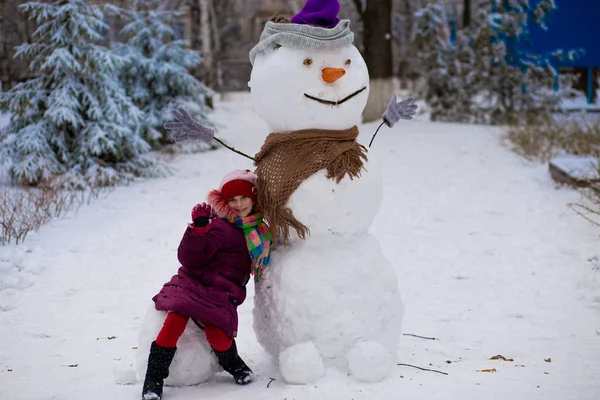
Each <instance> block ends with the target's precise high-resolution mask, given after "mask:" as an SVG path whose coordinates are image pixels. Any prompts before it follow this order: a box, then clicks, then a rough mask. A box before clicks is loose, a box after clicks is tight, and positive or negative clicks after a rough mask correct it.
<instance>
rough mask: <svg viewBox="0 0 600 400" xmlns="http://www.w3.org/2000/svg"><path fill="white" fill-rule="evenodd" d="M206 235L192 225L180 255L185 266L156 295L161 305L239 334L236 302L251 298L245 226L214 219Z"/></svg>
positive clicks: (185, 234)
mask: <svg viewBox="0 0 600 400" xmlns="http://www.w3.org/2000/svg"><path fill="white" fill-rule="evenodd" d="M210 227H211V228H210V230H209V231H208V233H207V234H204V235H198V234H196V233H194V232H193V231H192V229H191V228H187V229H186V231H185V233H184V235H183V238H182V239H181V243H180V244H179V249H178V251H177V256H178V258H179V262H180V263H181V265H182V267H181V268H179V270H178V271H177V275H174V276H173V278H171V280H170V281H169V282H167V283H166V284H165V285H164V286H163V288H162V289H161V291H160V292H159V293H158V294H157V295H156V296H154V297H153V298H152V300H154V303H155V306H156V309H157V310H162V311H175V312H178V313H180V314H183V315H187V316H189V317H191V318H193V319H196V320H198V321H201V322H206V323H209V324H211V325H215V326H218V327H219V328H221V329H223V330H224V331H225V332H226V333H227V334H228V335H229V336H232V337H234V336H235V335H236V334H237V329H238V315H237V307H238V306H239V305H240V304H242V303H243V302H244V300H245V299H246V283H248V280H249V279H250V271H251V260H250V255H249V253H248V247H247V246H246V239H245V238H244V234H243V233H242V231H241V230H239V229H237V228H235V227H234V226H233V225H231V224H229V223H228V222H226V221H224V220H222V219H220V218H214V219H213V220H212V222H211V224H210Z"/></svg>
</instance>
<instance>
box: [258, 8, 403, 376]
mask: <svg viewBox="0 0 600 400" xmlns="http://www.w3.org/2000/svg"><path fill="white" fill-rule="evenodd" d="M339 8H340V6H339V3H338V1H337V0H330V1H322V0H309V1H307V3H306V4H305V6H304V8H303V9H302V10H301V11H300V12H299V13H298V14H297V15H295V16H294V17H292V19H291V21H290V22H286V21H282V20H277V21H269V22H267V24H266V26H265V28H264V31H263V33H262V35H261V39H260V42H259V43H258V44H257V45H256V46H255V47H254V48H253V49H252V51H251V52H250V59H251V62H252V64H253V69H252V74H251V79H250V83H249V86H250V90H251V94H252V100H253V103H254V107H255V110H256V112H257V113H258V114H259V116H260V117H261V118H263V119H264V120H265V121H266V123H267V125H268V126H269V128H270V129H271V131H272V132H274V133H272V134H270V135H269V136H268V137H267V139H266V140H265V143H264V145H263V147H262V149H261V150H260V152H259V153H258V154H257V155H256V157H255V159H256V165H257V169H256V173H257V175H258V177H259V188H260V189H259V191H260V196H259V197H260V199H259V203H260V205H261V207H262V211H263V215H264V216H265V217H266V218H267V220H268V221H269V224H270V227H271V230H272V232H273V233H274V234H279V237H280V239H281V241H282V242H283V244H284V245H285V246H283V247H282V248H281V247H280V248H279V249H278V250H277V251H276V252H275V253H274V254H273V259H272V265H271V266H270V267H269V268H268V269H267V270H266V271H265V273H264V275H263V279H262V281H261V282H259V283H258V284H257V285H256V294H255V297H254V310H253V315H254V324H253V326H254V330H255V333H256V336H257V338H258V341H259V342H260V344H261V345H262V346H263V347H264V348H265V349H266V350H267V351H268V352H269V353H271V354H272V355H273V356H274V357H275V358H276V359H277V360H278V362H279V368H280V372H281V375H282V377H283V378H284V379H285V380H286V381H287V382H289V383H298V384H304V383H309V382H312V381H315V380H317V379H319V378H320V377H321V376H323V375H324V373H325V370H326V368H328V367H335V368H339V369H342V370H343V371H346V372H349V373H350V374H352V375H353V376H354V377H356V378H357V379H359V380H362V381H369V382H373V381H379V380H382V379H383V378H385V377H386V376H387V375H388V374H389V373H390V371H391V369H392V367H393V366H394V365H395V362H396V353H397V350H398V342H399V339H400V334H401V322H402V316H403V306H402V300H401V297H400V292H399V290H398V282H397V277H396V273H395V270H394V268H393V267H392V266H391V265H390V263H389V261H388V260H387V259H386V258H385V257H384V256H383V254H382V252H381V249H380V246H379V243H378V241H377V239H376V238H375V237H374V236H373V235H371V234H370V233H369V232H368V230H369V227H370V225H371V224H372V222H373V220H374V218H375V216H376V214H377V213H378V210H379V207H380V203H381V197H382V180H381V176H380V174H378V173H377V172H376V167H375V166H373V165H371V164H370V163H368V161H367V152H366V148H365V147H364V146H362V145H361V144H359V143H358V142H357V141H356V138H357V136H358V133H359V132H358V128H357V125H358V124H360V122H361V115H362V111H363V109H364V108H365V106H366V103H367V99H368V96H369V74H368V70H367V66H366V64H365V61H364V60H363V58H362V57H361V55H360V53H359V51H358V50H357V48H356V47H355V46H354V45H353V44H352V42H353V34H352V32H351V31H350V27H349V21H348V20H342V21H340V20H339V19H338V18H337V13H338V12H339ZM393 103H395V99H394V101H393ZM413 107H414V106H413ZM392 108H393V107H392Z"/></svg>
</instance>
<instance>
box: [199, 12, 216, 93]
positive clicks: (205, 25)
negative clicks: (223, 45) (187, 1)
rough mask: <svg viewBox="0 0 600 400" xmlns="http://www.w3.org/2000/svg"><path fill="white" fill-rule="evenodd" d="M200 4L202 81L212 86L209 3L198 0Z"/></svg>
mask: <svg viewBox="0 0 600 400" xmlns="http://www.w3.org/2000/svg"><path fill="white" fill-rule="evenodd" d="M199 4H200V31H201V32H202V58H203V60H202V62H203V65H204V68H203V70H204V74H203V75H204V79H203V81H204V83H205V84H206V85H208V86H212V82H211V73H210V71H211V70H212V66H213V53H212V38H211V29H210V4H209V0H199Z"/></svg>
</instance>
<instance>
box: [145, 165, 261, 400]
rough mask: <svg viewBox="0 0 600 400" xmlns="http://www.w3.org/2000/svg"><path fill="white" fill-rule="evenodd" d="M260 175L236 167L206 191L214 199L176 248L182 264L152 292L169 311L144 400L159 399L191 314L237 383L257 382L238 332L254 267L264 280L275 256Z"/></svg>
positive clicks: (199, 208) (197, 212)
mask: <svg viewBox="0 0 600 400" xmlns="http://www.w3.org/2000/svg"><path fill="white" fill-rule="evenodd" d="M256 181H257V177H256V175H255V174H254V173H252V172H250V171H249V170H245V171H244V170H235V171H233V172H230V173H229V174H227V175H225V177H224V178H223V181H222V182H221V185H220V187H219V189H218V190H217V189H215V190H213V191H211V192H210V193H209V194H208V202H209V204H206V203H202V204H197V205H196V206H195V207H194V208H193V209H192V221H193V223H190V224H189V225H188V228H187V229H186V231H185V233H184V235H183V239H182V240H181V243H180V244H179V249H178V252H177V255H178V259H179V262H180V263H181V265H182V266H181V268H179V270H178V272H177V275H175V276H173V278H171V280H170V281H169V282H168V283H166V284H165V285H164V286H163V288H162V290H161V291H160V292H159V293H158V294H157V295H156V296H154V297H153V298H152V300H154V302H155V306H156V309H157V310H163V311H169V313H168V314H167V318H166V320H165V322H164V325H163V327H162V329H161V331H160V332H159V334H158V336H157V338H156V340H155V341H154V342H152V345H151V347H150V356H149V359H148V369H147V372H146V378H145V380H144V387H143V389H142V398H143V399H144V400H160V399H161V397H162V392H163V382H164V379H165V378H167V377H168V375H169V366H170V365H171V361H172V360H173V357H174V355H175V351H176V344H177V341H178V340H179V337H180V336H181V334H182V333H183V331H184V330H185V327H186V325H187V322H188V320H189V319H190V318H192V319H193V321H194V322H195V323H196V324H198V326H200V327H202V328H203V329H204V332H205V334H206V339H207V341H208V343H209V344H210V345H211V346H212V348H213V350H214V352H215V354H216V356H217V359H218V360H219V364H221V366H222V367H223V369H224V370H225V371H227V372H229V373H230V374H231V375H233V378H234V379H235V382H236V383H237V384H240V385H244V384H247V383H250V382H251V381H252V379H253V374H252V370H251V369H250V368H249V367H248V366H247V365H246V363H244V361H243V360H242V359H241V358H240V356H239V355H238V352H237V348H236V344H235V340H234V339H233V338H234V337H235V336H236V333H237V327H238V315H237V307H238V306H239V305H240V304H242V303H243V302H244V299H245V298H246V284H247V283H248V280H249V278H250V274H254V276H255V280H258V279H259V278H260V274H261V271H262V268H263V267H264V266H266V265H267V264H268V262H269V248H270V240H271V236H270V234H269V232H268V227H267V226H266V224H265V223H264V222H262V217H261V214H260V213H259V212H258V204H257V202H256V199H257V187H256ZM215 214H216V216H215Z"/></svg>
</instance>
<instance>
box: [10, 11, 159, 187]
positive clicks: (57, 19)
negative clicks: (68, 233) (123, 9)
mask: <svg viewBox="0 0 600 400" xmlns="http://www.w3.org/2000/svg"><path fill="white" fill-rule="evenodd" d="M20 8H21V9H22V10H23V11H24V12H26V13H27V14H28V15H29V18H30V19H31V20H32V21H34V22H35V23H36V24H37V26H38V28H37V30H36V31H35V33H34V39H35V40H37V41H36V42H34V43H31V44H23V45H21V46H19V47H18V49H17V53H16V55H17V56H24V57H28V58H30V59H31V64H30V70H31V73H32V74H33V75H34V78H33V79H30V80H28V81H25V82H22V83H20V84H18V85H16V86H15V87H14V88H13V89H11V90H10V91H8V92H5V93H0V110H4V111H9V112H11V113H12V117H11V120H10V124H9V125H8V126H7V127H6V128H5V129H4V130H3V134H2V137H1V138H0V140H1V142H0V143H1V149H2V156H3V158H5V159H8V160H9V162H10V167H9V173H10V175H11V177H12V178H13V179H14V180H15V181H17V182H19V183H24V184H30V185H35V184H40V183H44V182H51V181H52V179H53V178H54V177H56V176H58V175H63V176H66V177H67V178H69V180H70V181H71V183H72V184H75V185H77V186H87V185H93V186H103V185H111V184H115V183H117V182H119V181H126V180H130V179H132V178H133V177H135V176H141V175H149V174H151V173H156V169H155V168H154V166H155V163H154V162H153V160H152V158H151V157H150V156H149V154H148V152H149V151H150V146H149V145H148V143H146V141H144V139H143V138H142V137H141V135H140V129H139V122H140V120H141V118H142V115H143V114H142V113H141V111H140V110H139V109H138V108H137V107H136V106H135V105H134V104H133V102H132V101H131V100H130V99H129V97H127V94H126V93H125V90H124V89H123V88H122V87H121V85H120V84H119V81H118V80H117V79H116V73H117V72H118V68H119V66H120V65H121V64H122V63H123V61H124V60H123V59H122V58H121V57H118V56H116V55H115V54H114V53H112V52H110V51H109V50H108V49H106V48H105V47H102V46H100V45H99V44H98V43H99V42H100V41H102V40H103V38H104V35H105V33H106V32H107V31H108V26H107V25H106V24H105V22H104V20H103V18H104V15H103V13H102V11H101V10H100V9H99V8H98V7H97V6H90V5H87V4H86V2H85V1H84V0H62V1H58V2H54V3H52V4H45V3H39V2H29V3H26V4H23V5H21V6H20Z"/></svg>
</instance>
